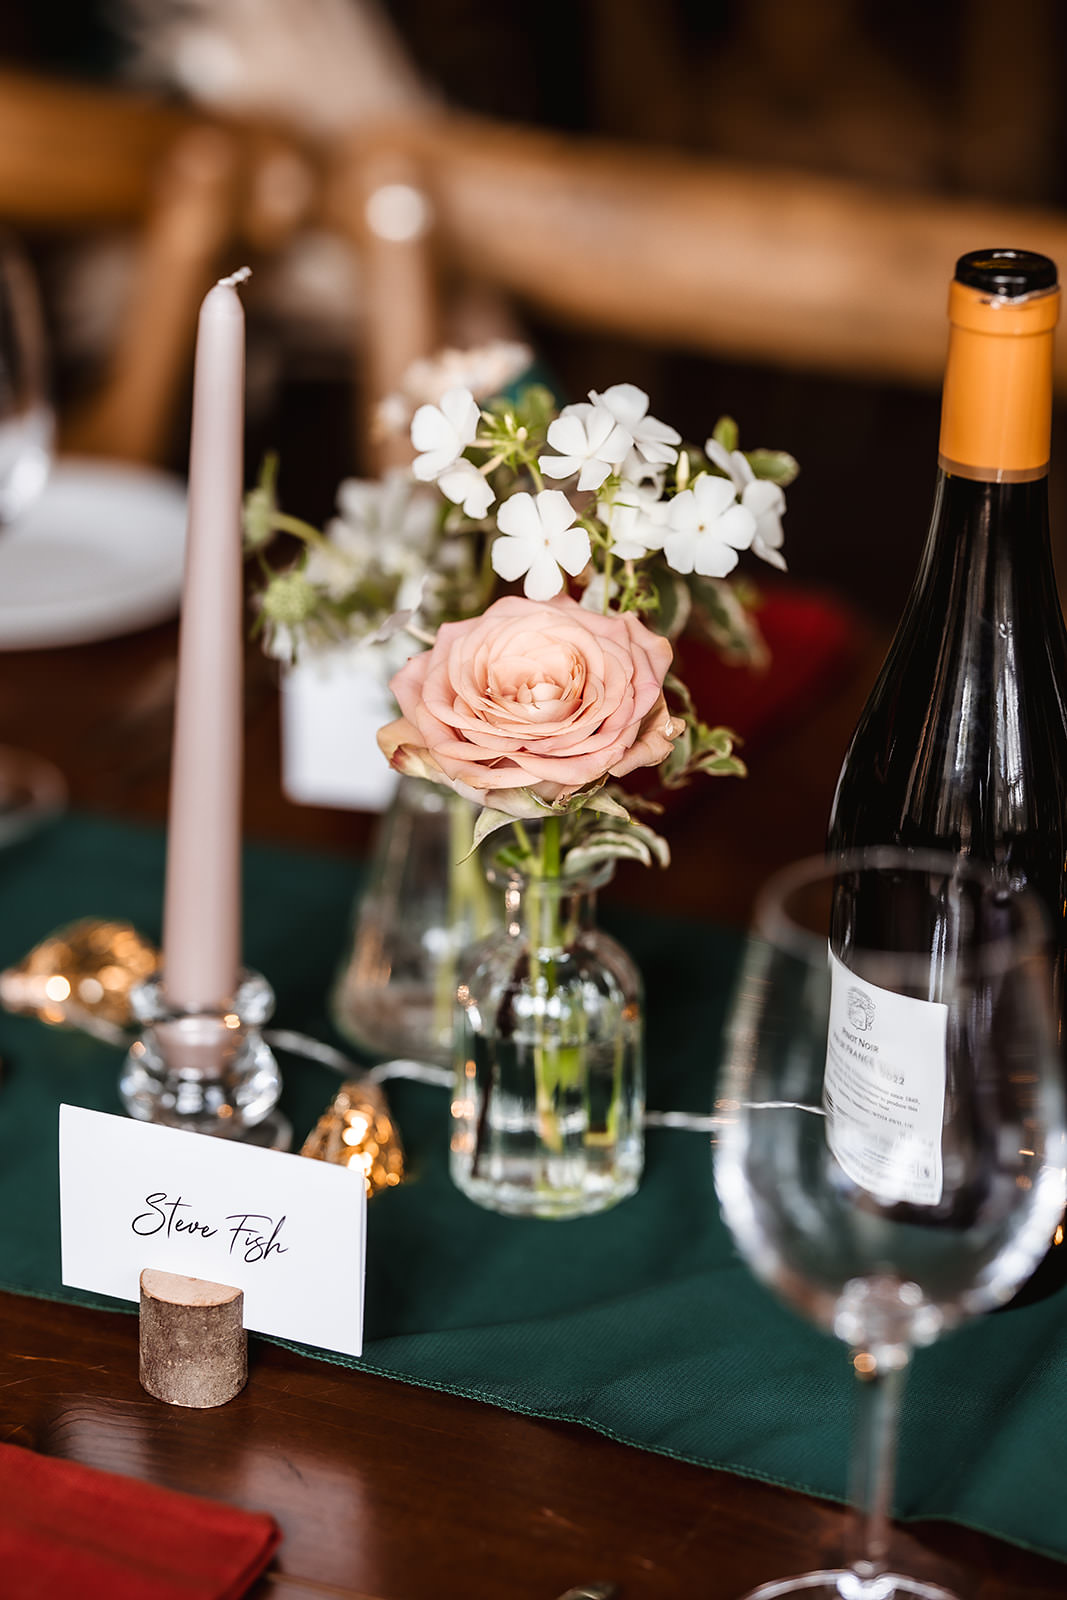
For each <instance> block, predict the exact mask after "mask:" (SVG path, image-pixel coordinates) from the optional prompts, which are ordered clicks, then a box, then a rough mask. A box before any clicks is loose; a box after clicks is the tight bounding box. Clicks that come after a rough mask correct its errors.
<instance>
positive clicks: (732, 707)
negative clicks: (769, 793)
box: [625, 588, 861, 814]
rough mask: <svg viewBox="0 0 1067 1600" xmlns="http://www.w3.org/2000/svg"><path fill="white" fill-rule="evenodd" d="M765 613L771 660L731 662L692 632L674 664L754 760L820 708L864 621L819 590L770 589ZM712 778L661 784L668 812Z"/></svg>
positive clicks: (844, 669) (849, 659)
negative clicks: (746, 664) (743, 663)
mask: <svg viewBox="0 0 1067 1600" xmlns="http://www.w3.org/2000/svg"><path fill="white" fill-rule="evenodd" d="M757 616H758V619H759V625H760V629H761V631H762V633H763V636H764V638H765V639H766V641H767V648H768V650H769V651H770V656H771V660H770V664H769V665H768V666H767V667H765V668H762V669H760V670H758V671H757V670H754V669H753V668H751V667H744V666H730V665H728V664H727V663H726V662H724V661H723V660H721V658H720V657H719V656H717V655H716V654H715V651H714V650H712V649H711V647H710V646H709V645H706V644H703V643H702V642H701V641H700V640H699V639H694V638H685V639H682V640H681V641H680V643H679V645H678V646H676V657H675V665H674V669H673V670H674V671H675V672H676V673H677V674H678V676H679V677H681V678H682V680H683V681H684V682H685V683H686V684H687V686H688V688H689V692H690V693H691V694H692V696H693V700H694V703H695V705H696V709H697V714H698V715H699V717H700V719H701V721H702V722H706V723H708V724H709V726H711V727H715V726H717V725H719V724H720V723H721V724H723V725H725V726H726V727H728V728H732V729H733V730H734V732H735V733H736V734H737V735H738V736H739V738H740V740H741V743H740V744H739V745H738V748H737V753H738V755H739V756H740V757H741V759H742V760H743V761H746V762H747V761H748V760H749V759H750V758H751V756H752V754H753V752H754V751H755V750H757V749H758V748H759V747H760V746H761V745H764V744H766V743H767V742H768V741H770V740H773V739H774V738H775V737H776V736H777V735H779V734H781V733H783V732H785V730H786V729H787V728H790V727H793V726H795V725H797V724H802V723H803V721H804V719H805V718H806V717H808V716H810V715H811V714H812V713H813V711H814V710H815V709H816V708H817V706H818V704H819V700H820V698H821V697H822V696H824V695H828V694H829V693H831V692H832V690H833V689H834V687H835V686H836V685H838V684H839V683H840V682H841V679H842V677H843V676H844V675H845V674H847V673H848V672H849V670H850V669H851V667H852V666H853V664H854V663H855V661H856V659H857V657H858V653H859V645H860V639H861V633H860V628H859V625H858V624H857V622H856V621H855V619H854V618H853V617H852V616H851V615H850V614H849V613H848V612H847V611H846V610H845V609H844V607H843V606H841V605H840V604H839V602H838V601H836V600H834V599H833V598H832V597H830V596H829V595H825V594H819V593H817V592H815V591H812V590H807V591H806V590H803V589H799V590H798V589H794V588H789V589H785V588H783V589H782V590H781V591H780V592H775V593H771V594H768V595H767V596H766V598H765V600H764V603H763V605H762V606H761V607H760V610H759V611H758V613H757ZM844 754H845V752H844V750H842V751H841V755H842V757H844ZM643 777H644V781H641V780H642V778H643ZM625 781H626V787H628V788H631V789H633V790H635V791H637V792H641V791H642V790H644V791H645V792H650V793H651V792H653V791H655V789H656V786H655V781H654V780H653V779H651V778H650V777H648V776H647V775H643V774H642V773H640V772H635V773H632V774H630V775H629V776H628V777H627V779H626V780H625ZM708 781H709V780H708V779H706V778H699V777H698V778H694V779H693V780H692V781H691V782H690V783H689V784H687V785H686V786H685V787H684V788H681V789H668V790H659V791H658V792H656V798H657V800H659V801H660V802H661V803H662V805H663V807H664V810H665V811H666V812H667V813H668V814H670V813H675V814H677V813H679V812H682V811H684V810H685V809H686V808H687V806H688V805H689V804H691V803H692V802H693V801H695V800H698V799H699V798H700V797H701V796H705V797H706V794H707V788H706V785H707V783H708ZM727 781H728V782H735V781H736V780H731V779H728V780H727Z"/></svg>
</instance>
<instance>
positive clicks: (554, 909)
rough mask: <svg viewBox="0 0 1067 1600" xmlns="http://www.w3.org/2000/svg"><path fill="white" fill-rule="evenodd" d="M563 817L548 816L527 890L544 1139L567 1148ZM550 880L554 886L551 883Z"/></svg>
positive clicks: (537, 1089) (549, 1145)
mask: <svg viewBox="0 0 1067 1600" xmlns="http://www.w3.org/2000/svg"><path fill="white" fill-rule="evenodd" d="M560 832H561V829H560V819H559V817H546V818H545V820H544V823H543V824H542V828H541V858H540V861H539V863H538V870H537V872H536V875H535V876H532V877H531V879H530V887H529V890H528V897H529V902H530V905H529V911H530V965H531V969H532V971H531V975H532V977H533V987H534V992H535V994H536V995H537V996H538V999H539V1002H540V1003H539V1005H538V1007H537V1013H536V1014H537V1036H536V1043H535V1045H534V1089H535V1095H536V1101H537V1117H538V1122H539V1123H540V1127H541V1140H542V1143H543V1144H544V1145H545V1147H546V1148H547V1149H549V1150H557V1151H558V1150H562V1149H563V1131H562V1129H561V1127H560V1119H559V1109H558V1106H557V1104H556V1097H557V1095H558V1092H559V1090H560V1089H561V1088H562V1086H563V1072H564V1060H563V1058H564V1056H565V1055H569V1054H570V1052H569V1051H567V1050H565V1049H562V1048H561V1045H560V1034H561V1032H562V1029H563V1026H564V1018H563V1017H562V1016H552V1015H550V1012H551V1011H552V1010H553V1009H554V1008H553V1007H552V1004H551V1002H552V1000H553V999H554V998H555V995H556V988H557V971H556V957H557V953H558V952H559V951H560V949H561V948H562V941H563V931H562V929H561V927H560V920H559V903H560V897H559V874H560V858H561V849H560ZM549 884H551V887H550V888H548V887H546V886H547V885H549Z"/></svg>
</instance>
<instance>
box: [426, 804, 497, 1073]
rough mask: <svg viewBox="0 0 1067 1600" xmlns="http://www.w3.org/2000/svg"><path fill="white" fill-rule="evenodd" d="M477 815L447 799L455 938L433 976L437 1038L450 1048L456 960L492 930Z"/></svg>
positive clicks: (450, 911)
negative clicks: (476, 833) (478, 845)
mask: <svg viewBox="0 0 1067 1600" xmlns="http://www.w3.org/2000/svg"><path fill="white" fill-rule="evenodd" d="M474 817H475V813H474V811H473V810H472V808H471V806H470V805H469V804H468V802H467V801H465V800H462V799H461V798H460V797H459V795H449V796H448V926H449V928H450V930H451V932H452V938H451V940H450V942H449V945H448V949H447V950H446V951H444V952H443V953H442V955H441V958H440V960H439V962H438V964H437V969H436V972H435V975H434V1034H435V1037H437V1038H438V1039H440V1040H441V1042H442V1044H443V1045H447V1042H448V1039H449V1037H450V1035H451V1030H452V1024H453V1021H454V1015H455V1011H454V1008H455V1000H456V977H457V973H456V958H457V956H458V955H459V953H460V950H461V949H462V948H463V947H464V946H465V945H467V944H470V943H473V941H474V940H475V939H481V938H484V936H485V935H486V934H487V933H488V932H489V930H490V928H491V927H492V920H493V910H492V904H491V901H490V896H489V886H488V884H487V883H486V881H485V873H484V872H483V871H482V866H481V862H480V861H479V860H478V856H477V853H476V851H475V850H474Z"/></svg>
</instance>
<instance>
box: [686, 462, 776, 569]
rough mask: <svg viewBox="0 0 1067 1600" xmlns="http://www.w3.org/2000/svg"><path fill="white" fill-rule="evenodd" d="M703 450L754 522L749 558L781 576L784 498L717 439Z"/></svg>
mask: <svg viewBox="0 0 1067 1600" xmlns="http://www.w3.org/2000/svg"><path fill="white" fill-rule="evenodd" d="M704 449H705V451H706V452H707V456H708V459H709V461H714V463H715V465H716V466H717V467H720V468H721V469H722V471H723V472H725V473H726V475H727V476H728V477H729V478H730V480H731V482H732V483H733V485H734V488H735V489H736V490H737V492H738V494H739V495H740V496H741V504H742V505H743V506H744V507H745V509H746V511H751V513H752V515H753V516H754V517H755V519H756V533H755V537H754V538H753V540H752V554H753V555H755V556H759V558H760V560H761V561H768V562H770V564H771V566H772V567H778V568H779V569H780V570H781V571H782V572H784V571H785V570H786V565H785V558H784V556H783V555H782V554H781V549H782V544H783V542H784V540H785V534H784V533H783V531H782V518H783V517H784V516H785V495H784V494H783V492H782V490H781V488H780V486H779V485H778V484H777V483H772V482H771V481H770V479H769V478H757V477H756V474H755V473H754V472H753V471H752V468H751V467H750V466H749V464H748V462H747V461H746V459H745V457H744V456H743V455H742V454H741V452H740V450H734V451H733V452H730V451H728V450H727V449H726V447H725V445H721V444H720V443H719V441H718V439H709V440H708V441H707V443H706V444H705V446H704Z"/></svg>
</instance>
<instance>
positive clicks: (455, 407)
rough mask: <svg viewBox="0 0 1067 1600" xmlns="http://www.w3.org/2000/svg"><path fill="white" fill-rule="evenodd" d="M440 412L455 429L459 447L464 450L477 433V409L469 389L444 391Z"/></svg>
mask: <svg viewBox="0 0 1067 1600" xmlns="http://www.w3.org/2000/svg"><path fill="white" fill-rule="evenodd" d="M441 410H442V411H443V412H444V414H445V416H446V417H447V418H448V421H449V423H450V424H451V426H452V427H453V428H454V429H455V431H456V434H457V436H458V438H459V441H460V445H461V447H462V448H463V449H466V447H467V445H469V444H470V443H471V442H472V440H473V439H474V436H475V434H476V433H477V432H478V416H479V412H478V407H477V405H476V404H475V400H474V396H473V395H472V394H471V392H470V390H469V389H464V388H456V389H446V390H445V392H444V394H443V395H442V396H441Z"/></svg>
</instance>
